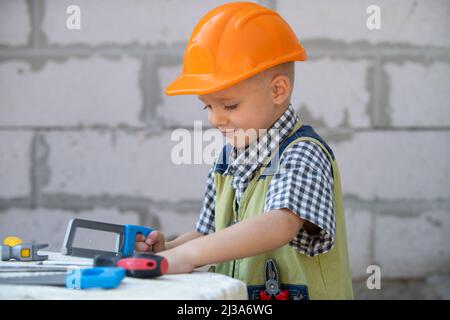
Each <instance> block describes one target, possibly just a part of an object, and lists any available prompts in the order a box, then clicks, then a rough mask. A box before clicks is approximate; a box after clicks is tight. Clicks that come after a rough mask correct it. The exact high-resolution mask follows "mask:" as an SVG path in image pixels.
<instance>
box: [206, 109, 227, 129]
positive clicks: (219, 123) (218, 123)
mask: <svg viewBox="0 0 450 320" xmlns="http://www.w3.org/2000/svg"><path fill="white" fill-rule="evenodd" d="M215 109H216V110H214V108H213V109H212V110H210V111H209V122H210V123H211V124H212V125H213V126H214V127H216V128H217V127H224V126H226V125H227V124H228V118H227V117H226V115H225V114H224V113H223V112H221V111H219V110H217V109H218V108H215Z"/></svg>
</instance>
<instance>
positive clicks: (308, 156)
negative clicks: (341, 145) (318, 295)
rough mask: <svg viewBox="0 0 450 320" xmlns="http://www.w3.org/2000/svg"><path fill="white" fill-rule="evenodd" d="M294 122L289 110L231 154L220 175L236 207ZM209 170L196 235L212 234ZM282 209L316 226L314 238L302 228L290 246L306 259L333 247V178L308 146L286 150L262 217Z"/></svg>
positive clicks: (323, 157) (324, 158) (323, 159)
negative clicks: (232, 192)
mask: <svg viewBox="0 0 450 320" xmlns="http://www.w3.org/2000/svg"><path fill="white" fill-rule="evenodd" d="M297 121H298V116H297V115H296V113H295V110H294V108H293V107H292V106H289V107H288V109H287V110H286V111H285V113H284V114H283V115H282V116H281V117H280V118H279V119H278V120H277V121H276V122H275V123H274V125H273V126H272V127H271V128H270V129H268V130H267V132H266V134H264V135H262V136H260V137H259V138H258V139H257V140H256V141H255V142H254V143H252V144H251V145H249V146H248V147H247V148H245V149H243V150H238V149H236V148H233V149H232V151H231V152H230V157H229V159H228V163H230V165H228V168H227V170H226V171H225V172H224V174H225V175H232V176H233V180H232V187H233V189H235V197H236V202H237V203H236V204H237V205H238V204H239V201H240V199H241V196H242V194H243V193H244V191H245V189H246V187H247V186H248V184H249V182H250V181H251V180H252V178H253V177H254V175H255V173H256V171H257V169H258V168H259V167H260V165H261V163H262V161H263V160H264V159H265V158H266V157H268V156H270V154H271V153H272V152H273V151H274V150H275V149H276V148H277V147H278V145H279V143H281V141H283V139H285V138H286V137H287V136H288V135H289V133H290V132H291V131H292V129H293V128H294V126H295V123H296V122H297ZM215 197H216V190H215V188H214V165H213V166H212V168H211V169H210V171H209V173H208V177H207V180H206V190H205V198H204V202H203V206H202V210H201V213H200V218H199V220H198V222H197V227H196V228H197V231H198V232H199V233H201V234H209V233H211V232H214V231H215V227H214V214H215ZM282 208H287V209H289V210H291V211H292V212H293V213H295V214H296V215H298V216H299V217H300V218H302V219H304V220H307V221H309V222H311V223H312V224H314V225H316V226H318V227H319V228H320V229H321V230H320V232H319V233H317V234H314V235H310V234H308V232H307V231H306V230H305V229H304V228H301V229H300V230H299V232H298V233H297V235H296V236H295V237H294V239H292V240H291V242H290V245H291V246H292V247H294V248H295V249H297V250H298V251H299V252H300V253H303V254H305V255H308V256H315V255H317V254H321V253H325V252H328V251H329V250H330V249H331V248H332V246H333V243H334V237H335V229H336V223H335V215H334V207H333V174H332V169H331V164H330V161H329V160H328V157H327V156H326V154H325V153H324V152H323V150H322V149H321V148H320V147H319V146H318V145H316V144H315V143H313V142H310V141H301V142H298V143H296V144H294V145H293V146H291V147H290V148H288V149H286V150H285V151H284V153H283V154H282V155H281V157H280V160H279V167H278V170H277V172H276V173H275V174H274V176H273V177H272V180H271V183H270V185H269V189H268V191H267V194H266V198H265V212H268V211H271V210H275V209H282Z"/></svg>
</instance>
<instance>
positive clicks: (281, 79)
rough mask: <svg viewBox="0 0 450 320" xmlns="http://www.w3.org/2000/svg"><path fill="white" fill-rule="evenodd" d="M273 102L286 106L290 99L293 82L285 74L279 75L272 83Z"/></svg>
mask: <svg viewBox="0 0 450 320" xmlns="http://www.w3.org/2000/svg"><path fill="white" fill-rule="evenodd" d="M270 88H271V96H272V102H273V103H274V104H275V105H276V106H284V105H285V104H286V102H287V101H288V100H289V96H290V94H291V89H292V84H291V80H289V78H288V77H287V76H285V75H277V76H275V77H274V78H273V79H272V82H271V83H270Z"/></svg>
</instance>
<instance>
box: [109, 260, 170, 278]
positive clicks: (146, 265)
mask: <svg viewBox="0 0 450 320" xmlns="http://www.w3.org/2000/svg"><path fill="white" fill-rule="evenodd" d="M116 265H117V266H118V267H121V268H124V269H125V270H127V276H129V277H134V278H154V277H158V276H161V275H163V274H165V273H167V269H168V266H169V265H168V263H167V259H166V258H164V257H161V256H157V255H153V254H138V255H135V256H134V257H129V258H122V259H120V260H119V261H118V262H117V264H116Z"/></svg>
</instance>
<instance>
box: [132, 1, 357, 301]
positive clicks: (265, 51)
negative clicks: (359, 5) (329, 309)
mask: <svg viewBox="0 0 450 320" xmlns="http://www.w3.org/2000/svg"><path fill="white" fill-rule="evenodd" d="M302 60H306V52H305V50H304V49H303V47H302V46H301V44H300V43H299V41H298V40H297V37H296V35H295V34H294V32H293V31H292V30H291V28H290V27H289V25H288V24H287V23H286V22H285V21H284V20H283V19H282V18H281V17H280V16H279V15H278V14H277V13H276V12H274V11H271V10H269V9H267V8H264V7H262V6H260V5H258V4H255V3H248V2H236V3H229V4H225V5H222V6H219V7H218V8H216V9H214V10H212V11H210V12H209V13H207V14H206V15H205V16H204V17H203V18H202V19H201V20H200V22H199V23H198V25H197V26H196V28H195V29H194V31H193V33H192V36H191V38H190V40H189V42H188V44H187V46H186V49H185V54H184V60H183V73H182V75H180V76H179V77H178V78H177V79H176V80H175V81H174V82H172V83H171V84H170V85H169V86H168V87H167V88H166V93H167V94H168V95H177V94H196V95H198V97H199V99H200V100H201V101H202V102H203V103H204V105H205V108H206V109H207V110H208V116H209V121H210V122H211V124H212V125H213V126H214V127H216V128H217V129H219V130H220V131H221V132H222V133H223V134H224V135H225V136H226V138H227V140H228V141H229V144H226V146H225V147H224V149H223V151H222V154H221V155H220V157H219V158H218V159H217V160H216V162H215V164H214V165H213V167H212V168H211V170H210V172H209V174H208V179H207V183H206V194H205V200H204V203H203V208H202V212H201V215H200V219H199V221H198V223H197V227H196V230H195V231H192V232H188V233H186V234H183V235H181V236H180V237H178V238H177V239H175V240H173V241H169V242H166V241H165V238H164V235H163V234H162V233H161V232H160V231H154V232H152V233H151V234H150V235H149V236H148V237H147V239H144V237H143V236H138V237H137V239H136V240H137V244H136V249H137V250H140V251H149V250H152V251H154V252H158V254H159V255H162V256H165V257H166V258H167V259H168V262H169V273H185V272H192V271H193V270H194V268H196V267H199V266H203V265H209V264H216V266H215V271H216V272H220V273H222V274H225V275H228V276H231V277H234V278H237V279H240V280H242V281H244V282H246V284H247V286H248V292H249V298H250V299H351V298H352V297H353V292H352V286H351V277H350V269H349V262H348V252H347V239H346V229H345V221H344V212H343V206H342V194H341V187H340V177H339V170H338V167H337V164H336V162H335V159H334V156H333V152H332V150H331V149H330V148H329V147H328V145H327V144H326V143H325V142H324V141H323V140H322V139H321V138H320V137H319V136H318V135H317V134H316V133H315V132H314V130H313V129H312V128H311V127H310V126H305V125H302V123H301V121H300V119H299V118H298V117H297V115H296V114H295V111H294V109H293V107H292V106H291V105H290V98H291V92H292V87H293V82H294V61H302ZM252 130H253V132H256V134H253V135H249V134H247V133H248V132H250V131H252Z"/></svg>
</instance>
